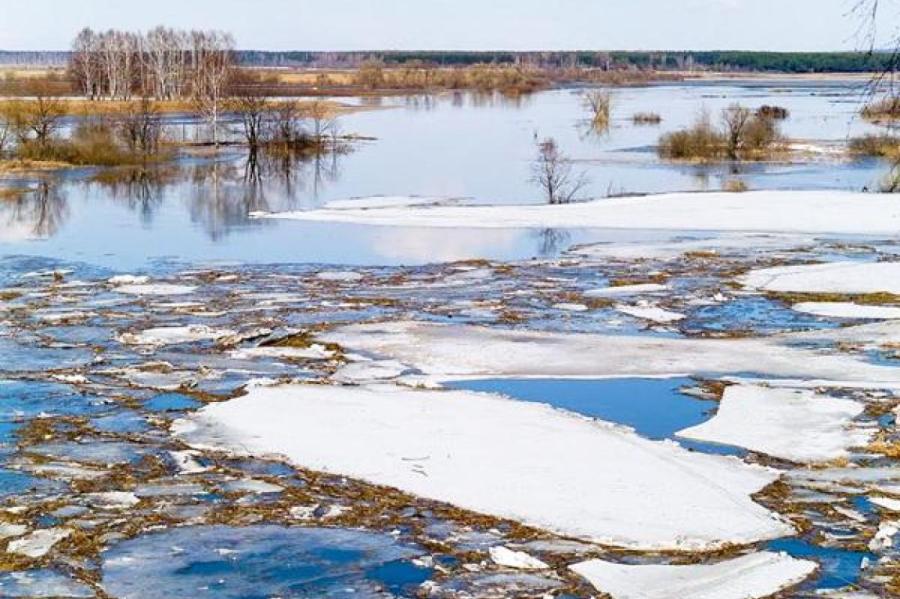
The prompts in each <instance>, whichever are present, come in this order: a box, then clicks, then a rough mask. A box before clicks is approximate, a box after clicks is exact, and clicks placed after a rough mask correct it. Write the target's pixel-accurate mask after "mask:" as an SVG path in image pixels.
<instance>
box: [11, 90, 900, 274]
mask: <svg viewBox="0 0 900 599" xmlns="http://www.w3.org/2000/svg"><path fill="white" fill-rule="evenodd" d="M583 101H584V100H583V90H581V89H561V90H552V91H547V92H541V93H538V94H533V95H529V96H525V97H521V98H517V99H515V100H511V99H508V98H504V97H503V96H500V95H478V94H470V93H462V92H461V93H458V94H451V93H445V94H439V95H436V96H433V97H432V96H424V97H423V96H412V97H409V98H390V97H388V98H381V99H378V98H376V99H375V100H370V101H369V103H372V102H374V103H375V105H374V106H367V109H366V110H362V111H359V112H354V113H352V114H349V115H345V116H344V117H342V119H341V121H340V126H341V130H342V132H343V133H345V134H354V135H358V136H361V137H362V138H363V139H361V140H358V141H356V142H355V143H353V144H352V151H350V152H348V153H343V154H340V155H332V156H324V157H320V158H318V159H310V160H305V161H301V162H297V163H294V164H291V165H281V164H278V165H275V166H273V167H271V168H269V169H265V170H264V171H263V173H262V175H261V176H260V177H259V178H254V179H249V180H248V178H247V174H248V173H247V169H246V158H245V154H244V152H242V151H226V152H224V153H223V154H222V155H221V156H220V157H219V158H217V159H215V160H211V159H210V158H208V157H206V158H204V157H194V158H184V159H182V160H181V161H180V163H179V166H178V167H176V168H173V167H165V168H156V169H151V170H149V171H134V170H129V169H125V170H123V171H119V172H116V171H113V172H111V173H110V172H97V171H96V170H94V169H86V170H84V169H82V170H79V169H74V170H71V171H68V172H65V173H64V174H62V175H59V176H54V177H50V178H49V180H44V179H42V181H43V183H41V184H39V183H38V182H36V181H33V180H29V179H28V178H27V177H25V178H24V180H23V179H22V178H20V177H12V178H11V179H7V184H8V185H10V186H24V187H26V188H34V189H35V191H34V192H33V193H30V194H28V195H26V196H24V197H22V198H21V199H20V200H18V201H16V202H4V203H3V204H2V205H0V251H2V252H3V253H4V254H18V253H22V254H27V255H35V254H37V255H42V256H48V257H54V258H63V259H75V260H83V261H87V262H90V263H92V264H102V265H104V266H108V267H111V268H118V269H129V270H133V269H136V268H143V267H146V266H147V263H148V260H156V261H159V260H167V259H175V260H184V261H189V262H198V261H215V260H218V261H233V262H255V263H275V262H293V263H299V262H302V263H318V264H354V265H372V266H374V265H403V264H424V263H429V262H446V261H454V260H466V259H477V258H491V259H497V260H515V259H523V258H530V257H535V256H537V257H546V256H555V255H558V254H559V252H560V251H562V250H564V249H566V248H567V247H569V246H571V245H575V244H577V243H583V242H587V241H602V240H606V239H610V240H616V239H617V238H619V239H621V238H622V237H621V235H620V236H616V235H615V233H614V232H610V231H604V230H583V229H575V230H567V231H556V232H552V231H540V230H539V231H533V230H516V229H506V230H503V231H492V232H485V231H478V230H470V229H467V228H465V227H461V228H458V229H457V230H454V231H452V232H450V231H448V232H445V234H444V235H442V236H440V238H437V239H435V238H434V237H433V236H431V235H429V232H428V231H427V230H422V229H420V228H416V227H401V228H398V229H396V230H393V231H391V232H390V233H389V234H387V233H386V232H385V231H383V230H381V229H378V228H372V227H366V226H363V225H353V224H340V223H330V224H328V225H323V224H321V223H311V222H310V223H277V222H272V221H269V220H259V219H253V218H251V214H253V213H255V212H282V211H288V210H302V209H310V208H315V207H318V206H321V205H323V204H325V203H327V202H330V201H335V200H346V199H349V198H357V197H371V196H397V197H406V196H420V197H423V198H436V199H448V198H459V199H464V200H465V201H468V202H474V203H481V204H522V203H541V202H543V198H542V197H541V193H540V190H539V189H537V188H536V187H535V186H534V185H533V184H532V183H531V181H530V178H531V168H532V162H533V159H534V147H535V140H537V139H541V138H544V137H549V136H552V137H554V138H555V139H557V141H558V142H559V145H560V147H561V148H562V149H563V150H564V151H565V152H566V153H567V154H568V155H569V156H571V157H572V158H573V159H574V160H576V161H577V163H578V166H579V168H580V169H582V170H583V171H584V172H585V174H586V175H587V178H588V185H587V187H586V188H585V189H584V191H583V194H584V197H605V196H607V195H621V194H642V193H661V192H672V191H717V190H719V189H721V188H722V187H723V185H724V184H725V183H726V182H729V181H734V180H740V181H743V182H744V183H746V185H747V186H748V188H749V189H754V190H755V189H787V190H791V189H837V190H848V191H859V190H861V189H863V188H865V187H868V188H870V189H876V188H877V187H878V185H879V182H880V181H881V180H882V179H883V178H884V177H885V175H886V174H887V170H888V169H887V167H886V166H885V164H884V163H883V162H881V161H879V160H872V159H852V160H851V159H849V158H844V157H841V155H840V152H841V151H842V148H844V147H845V146H846V143H847V140H848V139H849V138H851V137H854V136H857V135H863V134H866V133H872V132H881V131H883V130H884V128H883V127H878V126H876V125H872V124H869V123H867V122H866V121H864V120H863V119H861V118H860V117H859V116H858V112H859V108H860V106H861V103H862V101H863V98H862V90H861V88H860V86H859V83H858V82H852V81H840V80H836V81H833V82H831V83H829V82H827V80H826V82H825V83H818V84H816V83H811V84H810V83H807V84H803V83H799V84H798V83H796V82H795V83H790V84H786V83H779V82H777V81H776V82H770V83H768V84H767V83H765V82H756V83H753V84H745V85H737V84H733V83H720V84H706V85H700V84H697V83H689V84H667V85H656V86H651V87H636V88H622V89H614V90H613V91H612V103H613V109H612V120H611V123H610V127H609V129H608V131H605V132H602V133H599V134H598V133H597V132H595V131H593V130H592V129H591V127H590V126H589V123H588V121H587V114H586V113H585V110H584V107H583ZM734 102H740V103H743V104H746V105H747V106H761V105H764V104H775V105H780V106H784V107H786V108H787V109H788V110H789V111H790V113H791V116H790V117H789V118H788V119H787V120H786V121H784V122H783V124H782V130H783V133H784V135H785V136H786V137H788V138H789V139H790V140H792V141H793V142H796V143H797V144H801V145H802V146H804V147H809V148H810V149H809V151H808V152H807V151H805V152H801V153H799V154H798V155H797V156H795V157H794V158H792V159H791V160H790V161H775V162H755V163H728V164H709V165H688V164H678V163H667V162H663V161H661V160H660V159H659V158H658V157H657V155H656V151H655V146H656V145H657V143H658V140H659V138H660V136H661V135H662V134H663V133H665V132H669V131H675V130H678V129H680V128H682V127H685V126H688V125H689V124H690V123H691V122H692V121H693V120H694V119H695V118H696V117H697V115H698V114H699V113H700V112H701V111H703V110H706V111H708V112H709V113H710V114H717V113H718V112H719V111H721V110H722V109H723V108H725V107H726V106H728V105H730V104H732V103H734ZM642 111H656V112H658V113H660V115H661V117H662V119H663V120H662V122H661V123H660V124H659V125H654V126H647V125H640V124H635V123H634V122H633V121H632V115H633V114H635V113H639V112H642ZM170 121H171V124H170V127H169V129H170V135H172V136H173V137H174V138H175V139H180V138H181V137H184V136H187V137H188V138H192V136H193V135H194V133H193V130H194V128H196V126H197V124H196V119H186V120H185V119H179V118H177V117H173V118H171V119H170ZM182 121H183V122H182ZM835 152H837V154H835ZM652 235H654V233H653V232H652V231H647V232H639V231H630V232H629V233H627V234H626V235H625V237H626V238H627V239H629V240H634V239H636V238H638V236H652ZM333 239H340V240H341V242H340V243H332V240H333Z"/></svg>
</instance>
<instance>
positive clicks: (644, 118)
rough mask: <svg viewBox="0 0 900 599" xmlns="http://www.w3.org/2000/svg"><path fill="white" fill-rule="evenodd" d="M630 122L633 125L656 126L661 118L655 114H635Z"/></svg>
mask: <svg viewBox="0 0 900 599" xmlns="http://www.w3.org/2000/svg"><path fill="white" fill-rule="evenodd" d="M631 121H632V122H633V123H634V124H635V125H658V124H660V123H661V122H662V117H661V116H659V115H658V114H657V113H655V112H636V113H634V114H633V115H632V116H631Z"/></svg>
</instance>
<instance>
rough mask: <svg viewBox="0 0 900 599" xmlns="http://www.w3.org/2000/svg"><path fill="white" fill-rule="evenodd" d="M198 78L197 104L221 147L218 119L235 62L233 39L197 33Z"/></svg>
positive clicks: (196, 84)
mask: <svg viewBox="0 0 900 599" xmlns="http://www.w3.org/2000/svg"><path fill="white" fill-rule="evenodd" d="M197 39H198V42H197V43H198V51H197V77H196V79H195V80H194V82H193V83H194V102H195V104H196V106H197V110H198V111H199V112H200V114H201V115H202V116H203V117H204V118H205V119H206V121H207V123H209V126H210V129H211V132H212V141H213V145H215V146H216V147H217V148H218V147H219V118H220V116H221V113H222V102H223V101H224V99H225V96H226V87H227V85H228V81H229V77H230V75H231V69H232V66H233V61H234V56H233V55H234V38H232V37H231V35H230V34H227V33H223V32H220V31H212V32H209V33H205V34H198V36H197Z"/></svg>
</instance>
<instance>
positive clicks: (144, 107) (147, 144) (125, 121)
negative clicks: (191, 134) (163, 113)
mask: <svg viewBox="0 0 900 599" xmlns="http://www.w3.org/2000/svg"><path fill="white" fill-rule="evenodd" d="M119 134H120V136H121V137H122V139H123V140H124V141H125V144H126V145H127V146H128V148H129V149H130V150H131V151H132V152H134V153H139V154H143V155H144V156H150V155H151V154H155V153H156V152H157V151H159V145H160V142H161V141H162V119H161V118H160V114H159V109H158V108H157V107H156V105H155V104H154V103H153V102H152V101H151V100H150V99H149V98H141V100H139V101H138V102H132V103H130V104H129V106H128V107H127V109H126V111H125V114H124V115H123V116H122V118H121V120H120V122H119Z"/></svg>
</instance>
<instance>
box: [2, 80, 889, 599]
mask: <svg viewBox="0 0 900 599" xmlns="http://www.w3.org/2000/svg"><path fill="white" fill-rule="evenodd" d="M859 93H860V92H859V89H858V88H856V87H854V86H852V85H850V84H849V83H847V82H841V81H825V82H820V83H815V84H798V83H792V84H786V83H783V82H777V81H771V82H756V83H754V84H745V85H738V84H735V83H733V82H731V83H709V84H704V85H701V84H698V83H691V84H670V85H656V86H649V87H635V88H621V89H615V90H614V91H613V115H614V117H613V119H612V123H611V127H610V129H609V131H608V132H606V133H603V134H601V135H597V134H595V133H589V132H587V131H586V130H585V127H584V122H583V120H584V118H585V115H584V111H583V108H582V99H581V96H580V95H579V94H580V90H576V89H560V90H553V91H547V92H541V93H537V94H534V95H531V96H527V97H522V98H520V99H518V100H516V101H511V100H508V99H503V98H500V97H498V96H491V97H484V96H478V95H470V94H442V95H438V96H435V97H424V96H419V97H415V98H409V99H398V98H385V99H383V100H381V101H379V102H377V103H376V104H377V105H374V106H367V110H364V111H359V112H354V113H352V114H349V115H347V116H345V117H343V119H342V122H341V123H342V128H343V130H344V132H346V133H353V134H356V135H359V136H363V137H365V138H366V139H364V140H357V141H356V142H355V143H354V144H353V148H352V151H350V152H347V153H344V154H340V155H334V156H328V157H327V160H325V159H323V160H320V161H316V160H311V161H305V162H301V163H299V164H292V165H290V167H289V168H287V170H284V169H269V170H264V171H263V175H262V176H261V177H260V178H255V177H251V178H248V177H247V176H246V171H245V164H244V162H245V158H244V156H243V153H242V150H241V148H239V147H235V146H228V147H226V148H225V149H224V150H223V151H222V152H221V153H220V154H218V155H217V156H215V157H210V156H203V157H198V156H192V157H182V159H180V160H179V162H178V164H177V165H175V166H172V167H159V168H157V169H154V170H151V171H148V172H141V173H137V172H133V171H122V172H120V171H113V172H109V171H102V170H99V169H73V170H69V171H65V172H63V173H58V174H44V175H34V174H22V175H16V176H14V177H9V178H7V179H5V180H4V181H3V185H5V186H8V187H10V186H24V187H25V188H27V189H28V190H29V191H27V192H26V193H24V194H23V195H21V196H20V197H18V198H15V199H10V200H0V460H2V464H0V543H2V544H3V546H4V549H5V550H4V552H3V553H2V556H3V563H2V567H0V571H2V573H0V596H4V597H27V598H36V597H98V598H106V597H128V598H129V599H131V598H155V597H180V596H197V597H205V596H209V597H234V598H238V597H240V598H249V597H260V598H262V597H276V596H277V597H339V596H357V597H415V596H423V597H448V598H449V597H512V596H514V597H547V596H550V597H590V596H597V595H598V593H600V594H603V593H612V594H613V595H614V596H622V597H635V596H643V595H640V594H638V595H635V594H631V595H629V594H627V592H619V593H618V594H617V593H616V590H617V589H620V588H626V589H627V588H635V587H634V585H633V583H634V581H635V580H641V581H642V580H648V579H649V580H661V581H663V582H664V583H666V584H663V588H664V589H666V590H667V592H668V589H669V588H674V589H676V590H677V589H681V590H682V591H683V593H684V595H683V596H691V595H690V594H689V593H690V592H691V589H692V588H703V587H704V585H707V586H708V585H714V587H715V588H723V589H727V588H731V591H732V592H733V591H734V586H736V587H737V589H738V591H739V592H738V594H727V593H725V594H723V595H719V596H725V597H731V596H735V597H749V596H752V597H765V596H769V595H772V594H775V593H784V596H792V597H821V596H825V597H831V596H835V597H884V596H892V595H893V594H895V593H898V592H900V566H898V563H900V562H898V560H900V553H898V551H900V550H898V547H900V545H898V543H900V536H898V534H900V533H898V531H900V516H898V514H900V462H898V458H900V431H898V428H897V418H898V415H900V368H898V364H900V363H898V361H897V360H898V358H900V350H898V348H900V314H898V313H897V312H898V310H900V299H898V298H900V288H898V281H900V270H898V269H897V268H896V267H897V265H898V262H897V256H898V252H900V237H898V231H900V226H898V222H897V221H898V218H900V216H898V215H900V209H898V208H897V207H896V206H898V204H895V203H896V202H897V201H898V200H897V199H896V198H893V197H892V196H888V195H883V194H868V195H864V194H862V193H858V192H860V191H861V190H862V189H863V188H864V187H870V188H873V189H874V188H875V187H877V184H878V181H880V180H881V178H883V177H884V176H885V174H886V172H887V166H886V165H885V164H884V163H882V162H879V161H869V160H866V161H855V160H849V159H846V158H843V157H840V158H838V157H836V156H835V155H834V151H833V150H835V149H836V148H837V149H842V148H844V146H845V144H846V141H847V139H848V138H849V137H851V136H855V135H859V134H861V133H866V132H871V131H878V130H879V129H878V128H877V127H876V126H874V125H870V124H867V123H865V122H863V121H861V120H860V119H858V118H857V117H855V115H856V114H857V113H858V110H859V103H858V99H859ZM735 101H740V102H742V103H745V104H748V105H757V104H759V105H762V104H778V105H782V106H785V107H787V108H788V109H789V110H790V112H791V117H790V118H789V119H788V120H787V121H786V122H785V123H784V125H783V132H784V133H785V135H787V136H788V137H789V138H790V139H791V140H792V141H795V142H797V143H803V144H806V145H808V146H809V147H811V148H814V151H812V150H811V151H810V152H809V153H807V154H804V155H802V156H798V157H796V158H795V159H792V160H790V161H781V162H771V163H769V162H761V163H752V164H745V163H741V164H714V165H706V166H699V165H687V164H675V163H668V162H664V161H661V160H660V159H659V158H658V157H657V155H656V152H655V148H654V146H655V145H656V143H657V140H658V138H659V135H660V134H661V133H662V132H663V131H671V130H675V129H678V128H680V127H683V126H685V125H687V124H689V123H690V122H691V121H692V120H693V118H694V117H695V115H696V113H697V112H698V111H699V110H701V108H703V107H706V108H707V109H709V110H712V111H718V110H720V109H722V108H723V107H724V106H727V105H729V104H730V103H732V102H735ZM650 110H653V111H657V112H660V114H661V115H662V118H663V121H662V123H661V124H660V125H659V126H645V125H636V124H634V123H633V122H632V119H631V116H632V114H634V113H636V112H641V111H650ZM548 135H552V136H554V137H555V138H556V139H557V140H558V141H559V143H560V145H561V146H562V147H563V148H565V150H566V152H567V153H568V154H570V155H571V156H572V157H573V158H574V159H575V160H576V164H577V165H578V166H579V168H581V167H583V168H584V169H585V171H586V172H587V173H588V176H589V177H590V181H591V183H590V186H589V187H588V188H587V190H586V192H585V193H586V194H587V196H589V197H595V198H600V199H599V200H598V201H596V202H584V203H579V204H573V205H572V206H543V205H541V204H542V201H541V198H540V194H539V193H537V192H536V190H535V188H534V186H533V185H531V184H530V183H529V180H528V179H529V168H530V163H531V161H532V159H533V153H534V152H533V150H534V139H535V137H545V136H548ZM734 178H739V179H740V180H742V181H744V182H745V183H746V184H747V185H748V187H749V188H750V189H751V190H754V192H752V193H747V194H723V193H711V192H717V191H719V190H720V189H721V187H722V186H723V183H724V182H725V181H726V180H731V179H734ZM800 190H803V193H801V192H800ZM674 192H687V193H683V194H680V193H674ZM702 192H710V193H702ZM807 192H812V193H807ZM847 192H857V193H847ZM623 193H631V194H660V193H666V194H671V195H659V196H657V195H651V196H647V197H629V198H618V197H617V198H614V199H607V197H608V196H619V195H620V194H623ZM343 200H352V201H347V202H343ZM458 200H464V201H458ZM616 202H618V203H616ZM698 206H700V207H699V208H698ZM797 206H799V208H797ZM811 207H812V208H811ZM782 208H783V210H781V209H782ZM485 209H486V210H488V211H489V212H482V210H485ZM573 210H577V211H579V212H577V213H575V212H573ZM604 211H605V212H604ZM804 211H805V212H804ZM798 213H802V214H806V215H807V216H808V218H798V217H797V214H798ZM610 215H612V216H610ZM607 216H609V218H607ZM654 219H656V220H654ZM459 223H468V225H466V226H457V224H459ZM810 269H813V270H810ZM651 572H652V575H651V576H648V573H651ZM666 581H668V582H666ZM672 581H675V582H672ZM670 584H679V585H686V586H684V587H678V586H674V587H669V586H668V585H670ZM692 585H699V586H696V587H695V586H692ZM729 585H732V587H729ZM654 592H656V593H659V592H660V591H659V589H658V588H657V589H656V590H655V591H654ZM834 593H839V594H834ZM646 596H649V597H657V596H664V595H659V594H653V593H652V592H648V593H647V594H646ZM708 596H715V595H708Z"/></svg>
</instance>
